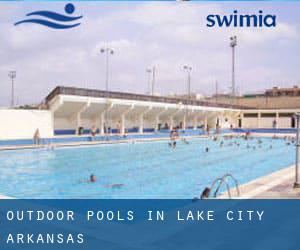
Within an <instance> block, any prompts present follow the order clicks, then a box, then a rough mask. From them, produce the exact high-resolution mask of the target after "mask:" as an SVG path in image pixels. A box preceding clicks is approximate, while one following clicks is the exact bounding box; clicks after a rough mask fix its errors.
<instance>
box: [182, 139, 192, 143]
mask: <svg viewBox="0 0 300 250" xmlns="http://www.w3.org/2000/svg"><path fill="white" fill-rule="evenodd" d="M182 141H183V142H184V143H185V144H190V142H188V141H187V139H186V138H183V139H182Z"/></svg>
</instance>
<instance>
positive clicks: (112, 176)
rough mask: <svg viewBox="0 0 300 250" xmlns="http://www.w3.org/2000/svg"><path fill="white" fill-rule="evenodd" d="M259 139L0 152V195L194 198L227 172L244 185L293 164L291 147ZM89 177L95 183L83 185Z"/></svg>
mask: <svg viewBox="0 0 300 250" xmlns="http://www.w3.org/2000/svg"><path fill="white" fill-rule="evenodd" d="M261 140H262V141H263V143H262V144H261V145H262V146H261V148H259V147H258V144H257V139H252V140H249V141H245V140H243V139H232V140H224V143H225V144H224V147H220V141H217V142H216V141H213V140H210V139H193V140H190V144H189V145H186V144H185V143H183V142H182V141H178V143H177V147H176V148H175V149H172V148H170V147H169V146H168V142H167V141H159V142H146V143H135V144H131V143H130V144H118V145H99V146H89V147H70V148H56V149H54V150H47V149H39V150H19V151H2V152H0V193H1V194H4V195H8V196H13V197H17V198H193V197H195V196H199V193H200V192H201V191H202V190H203V188H204V187H206V186H210V185H211V183H212V181H213V180H214V179H215V178H216V177H219V176H222V175H223V174H225V173H231V174H233V175H234V176H235V177H236V178H237V179H238V181H239V183H240V184H242V183H246V182H248V181H251V180H253V179H256V178H257V177H260V176H263V175H266V174H269V173H271V172H274V171H276V170H279V169H282V168H284V167H287V166H289V165H291V164H293V161H294V151H295V148H294V146H293V145H290V146H288V145H286V142H285V141H284V140H281V139H277V140H272V139H267V138H264V139H261ZM235 141H236V142H238V143H240V146H239V147H238V146H237V145H236V144H235V143H234V142H235ZM230 144H232V145H230ZM247 144H249V146H250V148H247ZM270 145H273V146H272V149H270ZM253 146H255V147H256V148H255V149H253ZM205 147H209V149H210V150H209V152H208V153H206V152H205ZM91 173H93V174H95V175H96V176H97V182H96V183H87V182H85V180H86V179H88V178H89V176H90V174H91ZM111 184H124V186H122V187H121V188H111V186H110V185H111Z"/></svg>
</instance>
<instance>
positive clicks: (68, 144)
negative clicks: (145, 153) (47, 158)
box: [0, 133, 231, 151]
mask: <svg viewBox="0 0 300 250" xmlns="http://www.w3.org/2000/svg"><path fill="white" fill-rule="evenodd" d="M230 134H231V133H230ZM222 135H229V134H222ZM209 136H215V135H214V134H211V135H187V136H181V137H180V138H179V139H178V140H180V139H183V138H187V139H193V138H208V137H209ZM169 140H170V138H169V136H165V137H153V138H151V137H149V138H130V139H120V140H108V141H104V140H102V141H100V140H95V141H86V142H60V143H52V144H50V145H45V144H40V145H16V146H0V151H5V150H19V149H39V148H49V147H54V148H56V147H74V146H93V145H105V144H120V143H135V142H151V141H169Z"/></svg>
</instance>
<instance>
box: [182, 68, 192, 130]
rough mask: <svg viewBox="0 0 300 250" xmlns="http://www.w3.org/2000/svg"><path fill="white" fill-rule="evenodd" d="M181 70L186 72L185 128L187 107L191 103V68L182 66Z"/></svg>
mask: <svg viewBox="0 0 300 250" xmlns="http://www.w3.org/2000/svg"><path fill="white" fill-rule="evenodd" d="M183 69H184V70H185V71H186V72H187V92H188V93H187V100H186V111H185V127H186V119H187V115H188V105H189V104H190V101H191V71H192V67H191V66H189V65H184V66H183Z"/></svg>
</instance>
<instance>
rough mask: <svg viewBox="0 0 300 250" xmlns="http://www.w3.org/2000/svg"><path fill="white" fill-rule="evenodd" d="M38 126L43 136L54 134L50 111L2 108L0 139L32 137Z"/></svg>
mask: <svg viewBox="0 0 300 250" xmlns="http://www.w3.org/2000/svg"><path fill="white" fill-rule="evenodd" d="M37 128H38V129H39V131H40V136H41V137H43V138H48V137H51V136H53V119H52V114H51V112H50V111H48V110H15V109H0V140H5V139H28V138H30V139H32V138H33V135H34V133H35V131H36V129H37Z"/></svg>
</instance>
